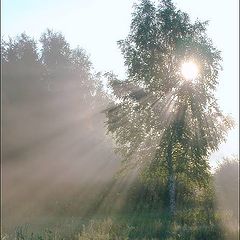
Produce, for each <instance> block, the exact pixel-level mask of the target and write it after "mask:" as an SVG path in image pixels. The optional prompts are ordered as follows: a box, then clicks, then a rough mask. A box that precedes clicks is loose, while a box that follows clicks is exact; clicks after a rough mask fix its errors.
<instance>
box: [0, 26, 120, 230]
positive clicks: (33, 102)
mask: <svg viewBox="0 0 240 240" xmlns="http://www.w3.org/2000/svg"><path fill="white" fill-rule="evenodd" d="M1 50H2V55H1V58H2V107H3V109H2V113H3V116H2V140H3V141H2V150H3V153H2V157H3V161H2V163H3V221H4V225H5V226H6V225H7V224H9V225H11V226H14V225H15V224H17V223H19V221H20V222H24V221H25V220H26V219H27V217H29V216H33V217H36V216H38V214H43V215H44V214H49V215H51V214H54V210H53V209H56V208H57V209H65V203H66V206H69V203H71V202H73V201H75V200H77V201H78V203H79V202H81V201H82V200H83V199H88V197H89V195H90V194H91V192H92V191H93V192H94V193H96V192H98V191H100V188H99V187H94V186H95V185H94V184H96V183H98V186H102V185H103V184H102V182H106V181H108V180H109V179H111V178H112V176H113V174H114V173H115V171H116V168H117V164H118V162H117V161H115V160H116V157H115V155H114V153H113V151H112V143H111V140H110V138H107V137H106V134H105V127H104V121H105V116H104V113H103V112H102V111H103V110H104V109H105V108H106V106H107V104H108V103H109V101H110V100H109V97H108V95H107V94H106V93H105V91H104V89H103V84H102V80H103V77H104V76H103V75H102V74H101V73H97V72H95V70H94V68H93V66H92V63H91V61H90V59H89V55H88V54H87V53H86V51H85V50H84V49H82V48H80V47H77V48H74V49H72V48H71V47H70V44H69V43H68V42H67V40H66V39H65V37H64V35H63V34H62V33H60V32H55V31H53V30H49V29H48V30H46V31H45V32H44V33H43V34H42V36H41V38H40V39H39V41H36V40H34V39H33V38H32V37H31V36H28V35H27V34H26V33H22V34H20V35H18V36H16V37H15V38H9V39H8V40H5V41H4V40H2V42H1ZM86 186H89V187H86ZM92 187H94V190H92ZM74 204H75V203H74ZM63 205H64V206H63ZM49 206H50V207H49ZM81 208H83V207H81Z"/></svg>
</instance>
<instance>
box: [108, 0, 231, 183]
mask: <svg viewBox="0 0 240 240" xmlns="http://www.w3.org/2000/svg"><path fill="white" fill-rule="evenodd" d="M132 16H133V19H132V23H131V27H130V33H129V35H128V36H127V38H126V39H125V40H121V41H119V42H118V44H119V46H120V49H121V51H122V53H123V56H124V58H125V65H126V66H127V68H128V80H127V81H125V82H122V83H121V82H119V83H118V86H120V85H121V87H122V88H121V92H122V93H124V92H125V95H124V94H123V95H119V94H117V93H116V91H114V94H115V97H116V98H119V96H121V97H120V98H119V99H120V103H119V104H115V107H113V108H111V109H110V110H109V111H108V113H107V118H108V120H107V126H108V131H109V133H112V134H113V136H114V139H115V141H116V144H117V149H118V152H119V153H120V154H121V155H122V157H123V159H124V164H125V166H126V163H129V165H131V166H133V167H135V168H139V169H145V170H146V169H148V168H149V169H152V167H151V166H152V164H153V163H154V165H155V167H154V168H153V169H152V170H151V171H155V170H156V171H159V169H161V171H162V173H163V172H164V171H165V172H166V171H167V166H166V161H167V153H166V152H167V148H168V145H169V144H170V138H169V137H171V144H172V158H173V165H174V166H173V167H174V171H175V172H176V174H177V175H178V174H182V173H184V174H185V176H186V177H187V178H188V179H189V180H191V181H193V182H195V183H198V184H199V185H202V184H204V182H206V181H205V180H206V179H208V177H207V176H209V165H208V156H209V154H210V153H211V152H212V151H214V150H216V149H217V148H218V145H219V144H220V143H221V142H222V141H223V140H224V139H225V136H226V134H227V130H228V129H229V128H230V127H231V123H230V122H229V121H228V120H227V118H226V117H225V116H224V115H223V114H222V112H221V110H220V109H219V107H218V104H217V102H216V99H215V96H214V90H215V88H216V85H217V83H218V74H219V71H220V70H221V65H220V62H221V56H220V52H219V51H218V50H217V49H216V48H215V47H214V46H213V44H212V42H211V40H210V39H209V38H208V37H207V34H206V26H207V24H208V22H207V21H205V22H200V21H199V20H197V21H196V22H194V23H191V22H190V19H189V16H188V14H186V13H184V12H182V11H180V10H177V9H176V8H175V6H174V5H173V3H172V2H171V1H161V3H160V5H158V6H155V4H154V3H152V2H151V1H148V0H143V1H141V2H140V4H139V5H136V6H135V11H134V13H133V15H132ZM189 59H193V60H194V61H195V62H196V63H197V65H198V68H199V71H200V73H199V76H198V78H197V79H196V82H195V83H191V82H188V81H186V80H185V79H184V78H183V76H182V75H181V71H180V67H181V63H183V62H184V61H188V60H189ZM119 84H120V85H119ZM115 86H116V85H115ZM130 86H131V87H130ZM129 89H132V93H133V92H134V91H136V89H140V90H139V91H142V92H143V93H144V94H143V95H142V96H141V97H139V98H134V97H132V96H134V94H131V93H129ZM130 92H131V91H130ZM123 96H124V97H123ZM132 163H134V164H132ZM164 168H165V170H164ZM160 175H161V174H160ZM162 175H163V176H164V174H162ZM158 176H159V175H158Z"/></svg>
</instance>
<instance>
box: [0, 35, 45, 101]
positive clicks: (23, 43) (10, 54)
mask: <svg viewBox="0 0 240 240" xmlns="http://www.w3.org/2000/svg"><path fill="white" fill-rule="evenodd" d="M1 49H2V70H3V82H2V83H3V94H4V96H6V97H7V98H8V101H10V102H13V101H15V102H19V101H20V102H21V101H22V100H24V101H27V100H29V98H33V97H34V96H35V97H36V94H37V93H38V92H40V89H41V81H40V78H41V74H42V70H43V69H42V66H41V62H40V59H39V55H38V49H37V44H36V42H35V40H34V39H33V38H31V37H29V36H28V35H27V34H26V33H22V34H20V35H18V36H17V37H15V38H13V39H12V38H9V40H8V41H2V44H1Z"/></svg>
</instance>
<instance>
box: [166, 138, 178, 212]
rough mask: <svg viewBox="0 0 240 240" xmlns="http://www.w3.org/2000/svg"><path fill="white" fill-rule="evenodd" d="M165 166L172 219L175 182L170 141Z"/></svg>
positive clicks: (174, 203) (174, 201)
mask: <svg viewBox="0 0 240 240" xmlns="http://www.w3.org/2000/svg"><path fill="white" fill-rule="evenodd" d="M167 164H168V194H169V210H170V214H171V216H172V217H173V216H174V215H175V210H176V196H175V195H176V182H175V174H174V169H173V161H172V141H171V140H170V142H169V145H168V149H167Z"/></svg>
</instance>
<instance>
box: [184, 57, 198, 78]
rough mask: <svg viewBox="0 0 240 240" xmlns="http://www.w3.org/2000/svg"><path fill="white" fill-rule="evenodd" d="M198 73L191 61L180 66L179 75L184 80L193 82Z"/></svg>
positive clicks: (195, 65)
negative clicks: (180, 74)
mask: <svg viewBox="0 0 240 240" xmlns="http://www.w3.org/2000/svg"><path fill="white" fill-rule="evenodd" d="M198 72H199V70H198V66H197V64H195V63H194V62H193V61H188V62H184V63H183V64H182V66H181V73H182V75H183V77H184V78H185V79H186V80H192V81H193V80H195V79H196V77H197V75H198Z"/></svg>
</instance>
